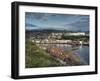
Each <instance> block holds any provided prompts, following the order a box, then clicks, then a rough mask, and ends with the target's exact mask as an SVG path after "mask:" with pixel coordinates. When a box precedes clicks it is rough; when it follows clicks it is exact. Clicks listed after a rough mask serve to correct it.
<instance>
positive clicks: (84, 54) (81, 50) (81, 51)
mask: <svg viewBox="0 0 100 81" xmlns="http://www.w3.org/2000/svg"><path fill="white" fill-rule="evenodd" d="M56 46H57V47H60V48H63V50H69V49H72V48H75V47H76V48H77V49H76V50H74V53H75V54H77V55H79V56H80V57H81V59H82V60H83V61H84V62H85V63H86V64H88V65H89V46H73V45H68V44H56Z"/></svg>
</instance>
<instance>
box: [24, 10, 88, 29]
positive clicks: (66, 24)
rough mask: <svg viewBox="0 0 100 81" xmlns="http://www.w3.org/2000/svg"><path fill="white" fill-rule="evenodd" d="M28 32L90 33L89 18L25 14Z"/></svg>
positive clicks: (70, 15) (82, 16)
mask: <svg viewBox="0 0 100 81" xmlns="http://www.w3.org/2000/svg"><path fill="white" fill-rule="evenodd" d="M25 27H26V30H35V29H58V30H71V31H89V16H88V15H75V14H54V13H33V12H26V13H25Z"/></svg>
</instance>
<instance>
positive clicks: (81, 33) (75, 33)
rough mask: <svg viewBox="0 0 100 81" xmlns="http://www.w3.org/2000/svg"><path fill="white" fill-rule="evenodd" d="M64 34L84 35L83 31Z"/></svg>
mask: <svg viewBox="0 0 100 81" xmlns="http://www.w3.org/2000/svg"><path fill="white" fill-rule="evenodd" d="M65 35H74V36H78V35H83V36H84V35H85V33H84V32H74V33H66V34H65Z"/></svg>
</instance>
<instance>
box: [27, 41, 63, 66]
mask: <svg viewBox="0 0 100 81" xmlns="http://www.w3.org/2000/svg"><path fill="white" fill-rule="evenodd" d="M60 65H61V64H60V63H59V62H58V61H57V60H55V59H54V58H53V57H52V56H51V55H50V54H49V53H47V52H45V51H44V50H43V49H41V48H39V47H38V46H37V45H36V44H35V43H33V42H31V41H26V55H25V67H26V68H34V67H49V66H60Z"/></svg>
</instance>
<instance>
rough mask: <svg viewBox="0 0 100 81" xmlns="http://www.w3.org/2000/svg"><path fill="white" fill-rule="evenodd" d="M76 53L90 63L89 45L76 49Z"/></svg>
mask: <svg viewBox="0 0 100 81" xmlns="http://www.w3.org/2000/svg"><path fill="white" fill-rule="evenodd" d="M75 53H77V54H78V55H79V56H80V57H81V58H82V59H83V60H84V61H85V63H86V64H88V65H89V46H81V47H79V48H78V50H75Z"/></svg>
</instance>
